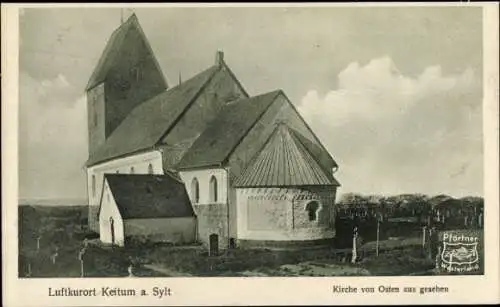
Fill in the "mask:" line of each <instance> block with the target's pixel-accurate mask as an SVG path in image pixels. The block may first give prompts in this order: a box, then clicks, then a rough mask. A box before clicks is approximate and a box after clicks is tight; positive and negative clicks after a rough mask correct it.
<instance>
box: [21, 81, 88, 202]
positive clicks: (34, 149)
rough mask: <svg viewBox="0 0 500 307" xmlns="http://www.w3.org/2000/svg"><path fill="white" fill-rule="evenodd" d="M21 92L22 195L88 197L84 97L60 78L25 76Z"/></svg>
mask: <svg viewBox="0 0 500 307" xmlns="http://www.w3.org/2000/svg"><path fill="white" fill-rule="evenodd" d="M19 92H20V97H19V98H20V99H19V100H20V108H19V159H20V160H19V175H20V195H21V196H22V197H49V196H54V195H57V196H58V197H78V196H81V195H84V194H83V192H84V189H85V180H84V175H85V173H84V169H83V163H84V162H85V159H86V154H87V144H86V125H87V118H86V117H87V115H86V100H85V98H84V97H81V96H79V95H78V94H76V95H75V94H72V85H71V84H70V83H68V81H67V80H66V78H65V76H64V75H62V74H59V75H58V76H57V77H56V78H53V79H45V80H37V79H34V78H33V77H31V76H30V75H29V74H26V73H23V72H22V73H21V74H20V85H19ZM41 183H43V187H44V188H43V189H42V188H40V186H41Z"/></svg>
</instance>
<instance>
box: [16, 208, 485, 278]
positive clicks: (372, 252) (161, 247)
mask: <svg viewBox="0 0 500 307" xmlns="http://www.w3.org/2000/svg"><path fill="white" fill-rule="evenodd" d="M86 213H87V207H85V206H50V207H48V206H30V205H23V206H19V221H20V223H19V277H21V278H23V277H33V278H36V277H82V271H83V277H126V276H129V274H130V272H129V270H131V271H132V274H133V275H134V276H138V277H141V276H144V277H147V276H149V277H155V276H163V277H169V276H170V277H175V276H412V275H434V274H443V273H436V272H435V271H434V270H433V269H434V267H435V259H431V258H430V257H429V253H428V250H427V249H426V248H424V247H423V246H422V230H421V229H422V227H421V224H419V223H417V222H416V221H415V220H414V219H401V218H399V219H393V220H390V219H389V220H387V221H386V222H384V224H383V225H382V226H381V229H380V230H381V231H380V234H379V238H380V241H379V244H378V247H379V254H378V256H377V254H376V246H377V244H376V242H375V236H374V234H375V233H376V231H375V232H374V228H373V227H376V222H375V223H373V221H362V222H361V225H363V224H362V223H365V224H366V225H363V227H360V228H361V229H360V230H361V231H360V233H361V236H362V238H363V242H362V244H361V246H360V247H359V249H358V253H359V254H360V255H361V257H360V259H359V261H358V262H357V263H355V264H353V263H351V252H352V240H351V238H352V233H351V229H352V228H349V227H351V226H352V225H351V224H350V223H349V222H348V221H345V220H344V221H342V220H340V219H339V220H338V224H337V234H338V235H337V241H336V242H335V244H334V245H332V246H322V247H316V248H307V249H300V248H286V249H285V248H267V249H239V248H235V249H229V250H225V251H221V253H220V254H219V255H216V256H209V255H208V251H207V249H206V248H205V247H203V246H201V245H199V244H192V245H185V246H174V245H170V244H149V245H136V246H134V245H132V244H131V245H128V246H126V247H123V248H119V247H111V246H103V245H102V244H100V242H99V239H98V237H97V235H96V234H93V233H90V232H89V231H88V229H87V226H86V223H87V220H86ZM457 230H458V228H457V227H455V231H457ZM443 231H449V230H447V229H443V230H441V231H440V239H439V240H442V233H443ZM467 231H468V232H469V234H470V235H474V236H479V237H480V238H481V242H480V246H479V251H480V266H481V270H480V272H475V274H482V272H483V270H484V268H483V267H484V264H483V261H482V259H483V257H482V256H483V252H482V250H483V246H482V229H468V230H467ZM84 239H85V241H86V242H88V243H87V244H88V245H87V248H86V249H85V253H84V254H83V255H81V257H80V255H79V252H80V251H81V249H82V247H83V246H84ZM350 243H351V244H350ZM80 258H81V259H82V260H83V261H81V260H80ZM82 264H83V270H82Z"/></svg>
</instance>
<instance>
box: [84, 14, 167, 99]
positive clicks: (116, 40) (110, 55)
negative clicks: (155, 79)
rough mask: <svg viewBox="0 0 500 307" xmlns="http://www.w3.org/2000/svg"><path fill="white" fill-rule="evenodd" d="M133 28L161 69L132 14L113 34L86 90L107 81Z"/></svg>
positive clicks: (135, 17)
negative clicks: (140, 36)
mask: <svg viewBox="0 0 500 307" xmlns="http://www.w3.org/2000/svg"><path fill="white" fill-rule="evenodd" d="M132 27H135V28H136V29H138V30H139V32H140V33H141V35H142V36H143V37H144V43H145V44H146V47H147V48H148V49H149V51H150V53H151V56H152V57H153V61H154V62H155V64H156V66H157V67H158V68H160V65H159V63H158V61H157V60H156V58H155V57H154V54H153V51H152V49H151V46H150V45H149V42H148V40H147V39H146V38H145V34H144V32H143V31H142V28H141V26H140V24H139V21H138V20H137V16H136V15H135V14H132V16H130V17H129V18H128V19H127V21H125V22H124V23H123V24H122V25H120V27H118V28H117V29H116V30H115V31H114V32H113V33H112V34H111V37H110V38H109V40H108V43H107V44H106V47H105V48H104V51H103V52H102V55H101V57H100V58H99V62H97V65H96V67H95V69H94V71H93V72H92V75H91V76H90V79H89V81H88V83H87V87H86V88H85V89H86V90H89V89H91V88H93V87H94V86H96V85H98V84H100V83H101V82H103V81H104V80H105V79H106V76H107V75H108V72H109V71H110V70H111V69H112V67H113V65H114V62H115V60H116V59H117V55H118V53H119V52H120V50H121V46H122V43H123V41H124V39H125V37H126V35H127V33H128V31H129V30H130V29H131V28H132ZM160 71H161V69H160ZM161 77H162V78H163V81H164V83H165V85H166V84H167V81H166V80H165V78H164V76H163V75H161Z"/></svg>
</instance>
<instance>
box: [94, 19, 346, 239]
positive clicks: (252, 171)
mask: <svg viewBox="0 0 500 307" xmlns="http://www.w3.org/2000/svg"><path fill="white" fill-rule="evenodd" d="M86 91H87V103H88V108H87V109H88V129H89V159H88V160H87V163H86V169H87V184H88V197H89V226H90V228H91V229H93V230H94V231H96V232H99V233H100V237H101V240H102V241H103V242H105V243H113V244H117V245H123V244H126V241H127V240H126V239H127V238H128V237H140V236H143V237H148V238H149V239H150V240H155V241H169V242H173V243H182V242H185V243H189V242H193V241H199V242H201V243H204V244H212V245H213V244H216V245H217V246H218V247H219V248H227V247H235V246H242V247H243V246H255V245H269V244H316V243H319V242H325V241H328V240H331V239H332V238H333V237H334V236H335V230H334V229H335V227H334V220H335V219H334V206H335V197H336V192H337V188H338V187H339V183H338V182H337V180H336V179H335V178H334V176H333V174H334V172H335V171H336V169H337V168H338V165H337V163H336V162H335V161H334V159H333V158H332V156H331V155H330V153H329V152H328V151H327V150H326V148H325V147H324V146H323V145H322V143H321V142H320V140H319V139H318V138H317V136H316V135H315V134H314V132H313V131H312V130H311V128H310V127H309V125H308V124H307V123H306V122H305V121H304V119H303V118H302V116H301V115H300V114H299V113H298V111H297V110H296V108H295V107H294V105H293V104H292V102H291V101H290V100H289V99H288V97H287V96H286V94H285V93H284V92H283V91H282V90H279V89H278V90H275V91H271V92H268V93H263V94H259V95H254V96H251V95H249V94H248V92H247V91H246V90H245V89H244V87H243V85H242V84H241V82H240V81H239V80H238V79H237V78H236V76H235V74H234V73H233V72H232V70H231V69H230V68H229V66H228V65H227V64H226V62H225V59H224V54H223V53H222V52H220V51H218V52H217V53H216V56H215V63H214V65H212V66H210V67H208V68H207V69H205V70H203V71H202V72H200V73H198V74H196V75H195V76H193V77H191V78H188V79H187V80H185V81H182V82H181V81H180V80H179V84H177V85H175V86H173V87H169V85H168V84H167V82H166V80H165V78H164V77H163V73H162V71H161V69H160V66H159V65H158V62H157V61H156V58H155V56H154V54H153V52H152V49H151V47H150V45H149V42H148V40H147V39H146V36H145V34H144V33H143V31H142V29H141V27H140V25H139V22H138V20H137V17H136V16H135V15H132V16H131V17H130V18H129V19H128V20H127V21H126V22H124V23H123V24H122V25H121V26H120V27H119V28H118V29H116V30H115V32H114V33H113V34H112V36H111V38H110V40H109V41H108V44H107V45H106V48H105V50H104V52H103V55H102V56H101V59H100V60H99V62H98V65H97V67H96V68H95V70H94V72H93V74H92V76H91V78H90V80H89V83H88V86H87V89H86Z"/></svg>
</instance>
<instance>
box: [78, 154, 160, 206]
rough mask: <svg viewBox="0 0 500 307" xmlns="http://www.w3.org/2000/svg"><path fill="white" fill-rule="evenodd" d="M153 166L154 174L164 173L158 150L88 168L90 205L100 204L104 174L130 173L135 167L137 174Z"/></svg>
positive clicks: (145, 172) (144, 172)
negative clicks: (94, 187)
mask: <svg viewBox="0 0 500 307" xmlns="http://www.w3.org/2000/svg"><path fill="white" fill-rule="evenodd" d="M149 164H151V165H152V166H153V173H154V174H163V164H162V155H161V152H160V151H158V150H153V151H149V152H146V153H140V154H137V155H133V156H128V157H124V158H121V159H115V160H112V161H108V162H104V163H101V164H97V165H94V166H91V167H89V168H87V187H88V189H87V190H88V199H89V206H99V200H100V198H101V192H102V184H103V178H104V174H115V173H116V172H117V171H118V172H119V173H120V174H130V170H131V168H132V167H133V168H134V173H135V174H147V173H148V166H149ZM92 176H95V181H96V183H95V186H96V189H95V193H94V192H93V191H92Z"/></svg>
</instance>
